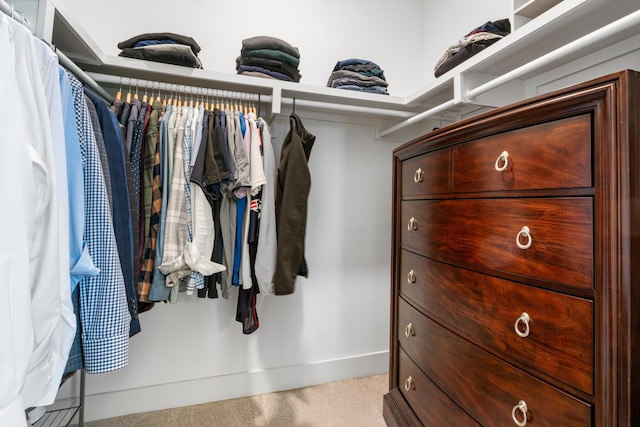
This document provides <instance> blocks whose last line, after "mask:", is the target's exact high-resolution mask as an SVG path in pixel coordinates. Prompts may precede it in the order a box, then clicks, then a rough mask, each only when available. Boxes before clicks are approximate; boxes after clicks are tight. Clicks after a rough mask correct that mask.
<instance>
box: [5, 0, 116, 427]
mask: <svg viewBox="0 0 640 427" xmlns="http://www.w3.org/2000/svg"><path fill="white" fill-rule="evenodd" d="M0 11H2V12H3V13H4V14H6V15H7V16H9V17H11V19H13V20H15V21H17V22H19V23H20V24H22V25H24V26H25V27H27V28H28V29H29V31H31V32H32V33H33V28H32V26H31V25H32V23H31V21H29V19H28V18H27V17H26V16H25V15H24V14H23V13H21V12H19V11H17V10H16V9H15V7H14V5H13V4H11V3H8V2H6V1H5V0H0ZM34 37H35V36H34ZM53 50H54V51H55V52H56V54H57V55H58V58H59V62H60V65H62V66H63V67H65V68H66V69H68V70H69V71H71V72H72V73H74V74H75V75H76V76H78V78H79V79H81V80H82V81H83V83H85V84H87V85H89V86H91V88H92V89H93V90H95V91H96V92H98V93H99V94H100V96H102V97H103V98H105V100H110V99H111V98H110V96H109V94H108V93H107V92H105V91H104V89H102V88H101V87H100V86H98V84H97V83H96V82H95V81H93V80H91V79H90V78H89V76H87V75H86V74H85V73H84V72H83V71H82V70H81V69H80V68H79V67H78V66H77V65H76V64H74V63H73V61H71V60H70V59H69V58H67V57H66V56H65V55H64V54H63V53H62V52H60V51H58V50H57V49H55V48H53ZM105 95H106V96H105ZM84 397H85V372H84V369H81V372H80V396H79V403H78V404H76V405H72V406H68V407H64V408H57V409H52V410H48V411H46V412H45V413H44V415H42V417H41V418H40V419H39V420H38V421H36V422H35V423H34V424H33V426H34V427H59V426H68V425H69V424H70V423H71V422H72V421H73V419H74V418H75V416H76V414H78V415H79V426H80V427H83V426H84Z"/></svg>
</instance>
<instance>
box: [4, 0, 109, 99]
mask: <svg viewBox="0 0 640 427" xmlns="http://www.w3.org/2000/svg"><path fill="white" fill-rule="evenodd" d="M0 11H2V12H3V13H4V14H5V15H8V16H9V17H11V18H12V19H14V20H15V21H17V22H19V23H21V24H22V25H24V26H25V27H27V28H28V29H29V30H30V31H31V32H32V33H33V28H32V23H31V21H29V18H27V17H26V16H25V15H24V14H23V13H22V12H19V11H17V10H16V9H15V6H14V5H13V4H12V3H9V2H7V1H5V0H0ZM50 47H51V48H52V49H53V51H54V52H55V53H56V55H58V62H59V63H60V65H62V66H63V67H64V68H66V69H67V70H69V71H71V72H72V73H73V74H74V75H75V76H76V77H77V78H78V79H79V80H80V81H81V82H82V83H83V84H84V85H85V86H88V87H89V88H91V90H93V91H94V92H96V93H97V94H98V95H100V97H102V98H103V99H104V100H105V102H107V103H108V104H110V103H111V101H112V100H113V97H112V96H111V95H109V93H108V92H107V91H105V90H104V89H103V88H102V87H100V85H98V84H97V83H96V82H95V80H93V79H92V78H91V77H89V76H88V75H87V73H85V72H84V71H83V70H82V69H81V68H80V67H78V66H77V65H76V64H75V63H74V62H73V61H72V60H70V59H69V58H68V57H67V56H66V55H65V54H64V53H63V52H61V51H60V50H58V49H57V48H56V47H55V46H50Z"/></svg>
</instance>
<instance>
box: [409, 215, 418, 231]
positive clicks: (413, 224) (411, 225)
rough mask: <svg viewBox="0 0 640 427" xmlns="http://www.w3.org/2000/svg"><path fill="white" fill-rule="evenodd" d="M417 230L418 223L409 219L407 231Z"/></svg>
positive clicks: (413, 219)
mask: <svg viewBox="0 0 640 427" xmlns="http://www.w3.org/2000/svg"><path fill="white" fill-rule="evenodd" d="M417 229H418V221H416V219H415V218H414V217H411V219H410V220H409V224H407V230H409V231H413V230H417Z"/></svg>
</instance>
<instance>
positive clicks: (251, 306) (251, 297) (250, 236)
mask: <svg viewBox="0 0 640 427" xmlns="http://www.w3.org/2000/svg"><path fill="white" fill-rule="evenodd" d="M261 201H262V191H259V192H258V194H256V195H255V196H251V205H250V209H249V232H248V233H247V244H248V245H249V266H250V269H251V288H250V289H243V288H242V287H241V288H240V291H239V293H238V307H237V310H236V320H237V321H238V322H240V323H242V333H244V334H250V333H252V332H254V331H255V330H256V329H258V328H259V327H260V321H259V319H258V311H257V308H256V299H257V294H259V293H260V287H259V286H258V278H257V277H256V268H255V267H256V255H257V253H258V238H259V230H260V210H261V208H262V206H261Z"/></svg>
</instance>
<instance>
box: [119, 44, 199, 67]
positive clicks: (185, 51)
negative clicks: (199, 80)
mask: <svg viewBox="0 0 640 427" xmlns="http://www.w3.org/2000/svg"><path fill="white" fill-rule="evenodd" d="M167 46H170V49H165V48H163V47H158V46H147V47H144V48H125V49H122V52H120V53H119V54H118V56H124V57H127V58H134V59H145V60H147V61H154V62H162V63H165V64H173V65H182V66H184V67H191V68H202V63H201V62H200V60H199V59H198V57H197V56H196V55H195V54H194V53H193V52H192V51H191V50H190V49H189V47H188V46H186V45H178V44H172V45H167Z"/></svg>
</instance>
